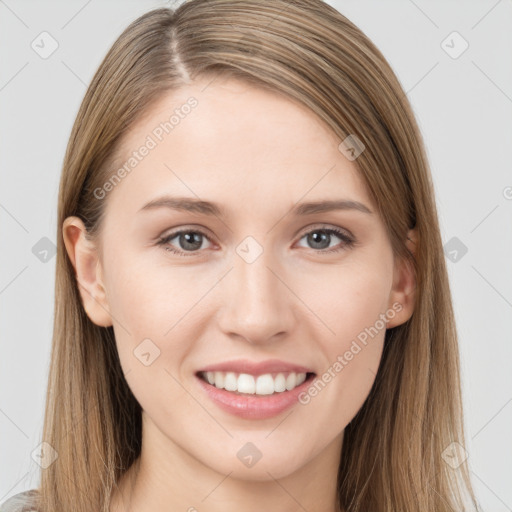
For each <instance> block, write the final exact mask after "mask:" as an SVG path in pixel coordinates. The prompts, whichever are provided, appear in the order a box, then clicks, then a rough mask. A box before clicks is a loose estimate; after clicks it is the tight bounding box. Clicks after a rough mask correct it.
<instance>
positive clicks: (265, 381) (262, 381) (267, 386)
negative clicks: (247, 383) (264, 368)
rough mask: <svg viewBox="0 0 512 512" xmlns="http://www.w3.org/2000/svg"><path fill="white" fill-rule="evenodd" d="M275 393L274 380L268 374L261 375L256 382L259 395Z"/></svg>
mask: <svg viewBox="0 0 512 512" xmlns="http://www.w3.org/2000/svg"><path fill="white" fill-rule="evenodd" d="M273 392H274V379H273V378H272V375H269V374H268V373H267V374H266V375H260V376H259V377H258V380H257V381H256V394H257V395H271V394H272V393H273Z"/></svg>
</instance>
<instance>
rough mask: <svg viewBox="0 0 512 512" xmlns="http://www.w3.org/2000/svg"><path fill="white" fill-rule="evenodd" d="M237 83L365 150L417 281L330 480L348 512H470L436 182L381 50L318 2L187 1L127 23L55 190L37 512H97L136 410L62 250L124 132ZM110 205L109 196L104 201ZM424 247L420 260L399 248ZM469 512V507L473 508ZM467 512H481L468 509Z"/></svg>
mask: <svg viewBox="0 0 512 512" xmlns="http://www.w3.org/2000/svg"><path fill="white" fill-rule="evenodd" d="M220 75H223V76H231V77H236V78H241V79H243V80H246V81H248V82H249V83H252V84H254V85H256V86H258V87H264V88H267V89H269V90H272V91H277V92H280V93H282V94H284V95H286V96H287V97H290V98H292V99H295V100H297V101H299V102H300V103H302V104H303V105H305V106H307V107H309V108H310V109H311V110H312V111H313V112H315V113H316V114H317V116H318V117H319V118H321V119H322V120H323V121H325V122H326V123H327V124H328V125H329V126H330V127H331V128H332V130H333V131H334V133H336V135H337V136H338V137H339V140H340V142H341V141H343V140H344V139H345V138H346V137H347V136H348V135H356V136H357V138H358V139H359V140H360V141H362V142H363V144H364V146H365V150H364V151H363V152H362V153H361V154H360V155H359V157H358V158H357V160H356V161H354V163H355V164H356V166H357V169H358V171H359V172H360V174H361V176H362V177H363V178H364V182H365V184H366V186H367V187H368V191H369V193H370V194H371V197H372V199H373V201H374V204H375V205H376V207H377V210H378V212H379V214H380V216H381V217H382V219H383V221H384V223H385V226H386V229H387V233H388V236H389V239H390V241H391V244H392V248H393V252H394V254H395V257H397V258H408V259H409V261H410V262H411V264H412V265H414V270H415V273H416V287H417V288H416V292H417V293H416V302H415V309H414V313H413V315H412V317H411V318H410V319H409V320H408V321H407V322H405V323H404V324H402V325H399V326H396V327H394V328H392V329H389V330H388V331H387V332H386V337H385V342H384V351H383V355H382V360H381V364H380V367H379V370H378V373H377V376H376V379H375V382H374V385H373V387H372V390H371V392H370V394H369V396H368V398H367V400H366V401H365V403H364V405H363V407H362V408H361V409H360V410H359V412H358V413H357V415H356V416H355V417H354V418H353V420H352V421H351V423H350V424H349V425H348V426H347V427H346V429H345V434H344V440H343V449H342V453H341V462H340V466H339V472H338V490H339V503H340V506H341V507H342V508H343V509H344V510H346V511H347V512H348V511H350V512H363V511H368V510H372V511H382V512H384V511H386V512H391V511H398V510H399V511H408V512H413V511H415V512H427V511H432V512H433V511H435V512H445V511H446V512H448V511H450V512H451V511H452V510H454V509H455V510H462V509H465V510H473V509H474V510H477V507H478V505H477V501H476V499H475V496H474V494H473V490H472V488H471V482H470V478H469V473H468V468H467V464H466V463H465V462H464V463H462V464H461V465H459V466H458V467H457V468H452V467H451V466H450V465H449V464H447V463H446V462H445V461H444V458H443V452H444V451H445V450H446V449H449V446H450V445H451V443H454V442H456V443H459V444H460V445H462V446H464V445H465V442H464V432H463V422H462V418H463V411H462V400H461V389H460V375H459V355H458V342H457V333H456V327H455V322H454V314H453V311H452V304H451V296H450V288H449V282H448V277H447V271H446V267H445V260H444V255H443V248H442V242H441V236H440V230H439V224H438V216H437V210H436V204H435V198H434V192H433V185H432V182H431V176H430V170H429V167H428V162H427V158H426V154H425V150H424V145H423V141H422V138H421V135H420V132H419V129H418V126H417V124H416V121H415V119H414V115H413V112H412V109H411V106H410V104H409V102H408V99H407V96H406V95H405V93H404V91H403V89H402V87H401V85H400V83H399V81H398V80H397V78H396V76H395V75H394V73H393V71H392V70H391V68H390V66H389V64H388V63H387V61H386V59H385V58H384V56H383V55H382V54H381V52H380V51H379V50H378V49H377V48H376V47H375V46H374V45H373V43H372V42H371V41H370V40H369V39H368V38H367V37H366V36H365V34H364V33H363V32H362V31H361V30H360V29H358V28H357V27H356V26H355V25H354V24H353V23H351V22H350V21H349V20H348V19H347V18H345V17H344V16H343V15H342V14H340V13H339V12H338V11H337V10H335V9H334V8H332V7H330V6H329V5H328V4H326V3H324V2H323V1H321V0H294V1H293V2H289V1H288V0H272V1H271V2H269V1H267V0H190V1H187V2H185V3H183V4H182V5H181V6H180V7H179V8H177V9H176V10H172V9H167V8H162V9H156V10H153V11H150V12H148V13H147V14H145V15H143V16H141V17H140V18H138V19H137V20H136V21H134V22H133V23H132V24H131V25H130V26H129V27H128V28H127V29H126V30H125V31H124V32H123V33H122V34H121V36H120V37H119V38H118V39H117V41H116V42H115V43H114V45H113V47H112V48H111V49H110V51H109V52H108V54H107V55H106V57H105V59H104V60H103V62H102V64H101V65H100V67H99V69H98V71H97V72H96V74H95V76H94V78H93V80H92V82H91V84H90V86H89V88H88V90H87V92H86V95H85V98H84V100H83V102H82V105H81V107H80V110H79V112H78V115H77V118H76V121H75V124H74V126H73V130H72V133H71V136H70V139H69V144H68V147H67V151H66V155H65V160H64V164H63V171H62V177H61V183H60V190H59V204H58V232H57V241H58V244H57V274H56V287H55V319H54V328H53V329H54V331H53V345H52V353H51V367H50V373H49V382H48V391H47V398H46V413H45V421H44V431H43V441H46V442H47V443H49V444H50V445H51V446H52V447H53V448H54V449H55V450H56V451H57V453H58V458H57V459H56V460H55V462H54V463H53V464H51V465H50V466H49V467H48V468H47V469H44V470H43V471H42V480H41V488H40V498H41V499H40V508H41V511H42V512H61V511H62V512H64V511H66V512H68V511H69V510H73V511H75V512H86V511H87V512H89V511H90V510H97V511H103V512H106V511H108V509H109V503H110V498H111V493H112V490H113V487H114V486H115V485H116V484H117V482H118V481H119V479H120V476H121V475H122V474H123V473H124V472H125V471H126V470H127V469H128V468H129V467H130V465H131V464H132V463H133V462H134V461H135V460H136V459H137V457H138V456H139V454H140V450H141V408H140V405H139V404H138V402H137V401H136V399H135V398H134V396H133V394H132V393H131V390H130V389H129V387H128V385H127V383H126V380H125V378H124V375H123V372H122V369H121V366H120V363H119V359H118V355H117V351H116V346H115V340H114V334H113V330H112V327H99V326H97V325H95V324H93V323H92V322H91V320H90V319H89V318H88V316H87V314H86V313H85V311H84V308H83V306H82V302H81V299H80V294H79V289H78V285H77V281H76V277H75V273H74V269H73V266H72V264H71V262H70V260H69V258H68V256H67V253H66V250H65V246H64V243H63V236H62V225H63V222H64V220H65V218H66V217H68V216H71V215H76V216H78V217H80V218H81V219H82V220H83V221H84V223H85V225H86V227H87V229H88V231H89V236H90V237H91V239H94V238H97V236H98V234H99V233H100V228H101V225H102V222H101V220H102V215H103V213H104V207H105V201H99V200H98V199H97V197H95V195H94V191H95V190H96V189H97V188H98V187H101V186H102V184H104V183H105V182H106V181H107V180H108V179H109V176H110V175H111V174H112V170H113V168H114V167H113V166H112V165H111V164H112V161H113V158H114V155H115V154H116V150H117V149H118V148H119V142H120V140H122V137H123V134H124V133H126V131H127V130H128V129H129V128H130V127H131V126H132V125H133V123H134V122H135V121H136V120H137V119H139V118H140V116H141V114H142V113H143V112H145V111H146V109H147V108H148V107H149V106H150V105H151V104H152V102H154V101H156V100H157V99H159V98H160V97H162V95H163V94H164V93H165V92H168V91H171V90H173V89H177V88H179V87H180V86H183V85H184V84H188V83H190V82H191V81H192V80H194V79H196V78H198V77H207V76H211V77H215V76H220ZM107 200H108V198H107ZM413 227H415V228H416V231H417V234H418V241H417V247H416V251H415V253H416V254H415V257H413V255H412V254H411V253H410V252H409V251H408V249H407V248H406V246H405V243H404V242H405V240H406V237H407V233H408V230H409V229H411V228H413ZM466 500H468V501H469V503H470V506H471V507H472V508H471V509H468V508H464V507H467V502H466ZM473 507H474V508H473Z"/></svg>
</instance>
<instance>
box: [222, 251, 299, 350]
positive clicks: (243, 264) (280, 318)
mask: <svg viewBox="0 0 512 512" xmlns="http://www.w3.org/2000/svg"><path fill="white" fill-rule="evenodd" d="M244 249H246V250H245V252H244ZM247 249H248V250H247ZM256 249H257V247H256V246H254V245H253V246H252V247H251V245H250V241H249V245H246V246H244V244H243V243H242V244H240V246H239V247H238V248H237V254H235V255H234V260H233V261H234V268H233V270H232V271H231V272H230V274H229V276H228V279H226V280H224V281H225V284H224V290H223V294H225V297H226V300H225V301H223V308H222V312H221V314H220V327H221V329H222V330H223V331H224V332H225V333H226V334H237V335H239V336H242V337H244V338H245V339H247V340H248V341H250V342H252V343H258V342H265V341H267V340H269V339H270V338H272V337H273V336H274V335H276V334H278V333H280V332H283V331H287V330H288V329H289V328H290V324H289V321H290V320H291V312H290V310H289V304H288V301H289V300H290V297H289V296H288V295H289V292H288V295H287V293H286V292H287V290H286V289H284V286H283V284H282V283H280V281H279V279H278V278H277V277H276V275H275V274H274V272H276V271H275V270H274V268H273V267H276V265H275V262H273V261H272V257H271V251H262V252H261V253H260V254H259V255H258V256H257V257H256V259H252V258H254V255H255V250H256ZM261 249H262V248H261ZM251 251H252V257H248V256H247V255H248V254H249V255H250V254H251ZM270 269H272V271H271V270H270Z"/></svg>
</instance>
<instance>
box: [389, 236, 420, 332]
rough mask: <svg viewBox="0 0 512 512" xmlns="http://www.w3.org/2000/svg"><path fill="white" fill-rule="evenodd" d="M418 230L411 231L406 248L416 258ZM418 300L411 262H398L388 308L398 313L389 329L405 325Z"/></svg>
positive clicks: (391, 321)
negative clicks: (416, 299)
mask: <svg viewBox="0 0 512 512" xmlns="http://www.w3.org/2000/svg"><path fill="white" fill-rule="evenodd" d="M418 242H419V240H418V236H417V231H416V229H411V230H409V232H408V234H407V241H406V246H407V248H408V250H409V251H410V252H411V254H412V256H413V257H414V258H416V255H417V250H418ZM415 298H416V271H415V268H414V263H413V262H412V261H410V260H397V261H396V262H395V267H394V272H393V288H392V290H391V293H390V296H389V304H388V307H389V308H390V309H391V308H392V309H393V310H395V311H396V314H395V316H394V317H393V318H392V319H390V320H389V321H388V323H387V328H388V329H390V328H392V327H396V326H397V325H400V324H403V323H405V322H406V321H407V320H409V318H410V317H411V316H412V314H413V312H414V303H415ZM393 305H394V306H393Z"/></svg>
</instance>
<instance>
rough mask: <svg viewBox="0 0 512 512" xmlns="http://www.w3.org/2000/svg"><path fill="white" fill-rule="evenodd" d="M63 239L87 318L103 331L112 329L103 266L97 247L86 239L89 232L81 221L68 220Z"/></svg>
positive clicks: (77, 219)
mask: <svg viewBox="0 0 512 512" xmlns="http://www.w3.org/2000/svg"><path fill="white" fill-rule="evenodd" d="M62 236H63V238H64V245H65V246H66V251H67V254H68V257H69V259H70V261H71V263H72V265H73V267H74V269H75V277H76V280H77V285H78V289H79V292H80V296H81V298H82V304H83V306H84V309H85V312H86V313H87V316H88V317H89V318H90V319H91V321H92V322H93V323H95V324H96V325H99V326H101V327H108V326H110V325H112V319H111V315H110V308H109V304H108V301H107V296H106V290H105V286H104V284H103V277H102V272H101V262H100V260H99V256H98V251H97V248H96V246H95V244H94V243H93V242H92V241H91V240H88V239H87V238H86V228H85V225H84V223H83V222H82V220H81V219H80V218H79V217H75V216H71V217H67V218H66V220H65V221H64V223H63V226H62Z"/></svg>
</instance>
